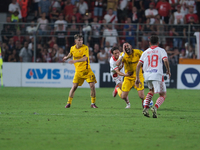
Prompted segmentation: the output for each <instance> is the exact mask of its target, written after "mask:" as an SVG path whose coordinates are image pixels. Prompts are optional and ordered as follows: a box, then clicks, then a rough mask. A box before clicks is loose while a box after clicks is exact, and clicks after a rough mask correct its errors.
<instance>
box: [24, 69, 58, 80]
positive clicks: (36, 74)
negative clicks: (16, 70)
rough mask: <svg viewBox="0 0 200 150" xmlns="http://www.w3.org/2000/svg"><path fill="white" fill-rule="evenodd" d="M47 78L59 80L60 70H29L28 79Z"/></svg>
mask: <svg viewBox="0 0 200 150" xmlns="http://www.w3.org/2000/svg"><path fill="white" fill-rule="evenodd" d="M45 76H47V79H59V78H60V70H59V69H28V71H27V72H26V78H27V79H31V78H33V79H43V78H44V77H45Z"/></svg>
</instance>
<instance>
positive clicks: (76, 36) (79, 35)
mask: <svg viewBox="0 0 200 150" xmlns="http://www.w3.org/2000/svg"><path fill="white" fill-rule="evenodd" d="M78 38H83V36H82V34H75V35H74V39H75V40H76V39H78Z"/></svg>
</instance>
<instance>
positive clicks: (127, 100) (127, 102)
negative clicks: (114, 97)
mask: <svg viewBox="0 0 200 150" xmlns="http://www.w3.org/2000/svg"><path fill="white" fill-rule="evenodd" d="M125 101H126V104H129V103H130V102H129V99H128V96H127V97H126V100H125Z"/></svg>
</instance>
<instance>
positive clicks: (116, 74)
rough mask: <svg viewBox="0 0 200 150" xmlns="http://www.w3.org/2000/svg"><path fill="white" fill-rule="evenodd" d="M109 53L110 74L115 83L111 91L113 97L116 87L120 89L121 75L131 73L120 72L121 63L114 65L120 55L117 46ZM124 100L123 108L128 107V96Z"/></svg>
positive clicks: (125, 75)
mask: <svg viewBox="0 0 200 150" xmlns="http://www.w3.org/2000/svg"><path fill="white" fill-rule="evenodd" d="M111 53H112V57H111V58H110V75H111V76H112V78H113V80H114V81H115V83H116V87H115V89H114V91H113V97H116V95H117V87H119V89H121V87H122V81H123V76H124V77H128V76H130V75H132V73H127V74H124V73H122V72H120V70H121V69H122V68H123V64H121V65H120V66H119V67H118V66H117V65H116V62H117V60H118V58H119V55H120V51H119V48H118V47H113V48H112V49H111ZM124 100H125V102H126V107H125V108H130V106H131V104H130V102H129V100H128V96H127V97H126V98H125V99H124Z"/></svg>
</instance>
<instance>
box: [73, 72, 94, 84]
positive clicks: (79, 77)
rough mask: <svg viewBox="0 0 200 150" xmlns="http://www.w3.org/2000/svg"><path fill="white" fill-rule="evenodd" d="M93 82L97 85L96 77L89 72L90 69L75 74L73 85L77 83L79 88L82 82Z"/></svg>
mask: <svg viewBox="0 0 200 150" xmlns="http://www.w3.org/2000/svg"><path fill="white" fill-rule="evenodd" d="M85 80H86V81H87V82H88V83H89V82H95V83H97V80H96V77H95V75H94V73H93V71H92V70H91V68H89V69H86V70H84V71H79V72H75V75H74V79H73V83H78V86H81V85H82V84H83V82H84V81H85Z"/></svg>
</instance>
